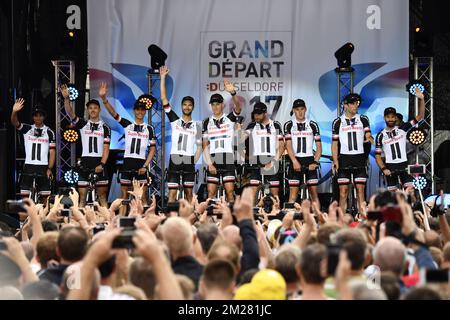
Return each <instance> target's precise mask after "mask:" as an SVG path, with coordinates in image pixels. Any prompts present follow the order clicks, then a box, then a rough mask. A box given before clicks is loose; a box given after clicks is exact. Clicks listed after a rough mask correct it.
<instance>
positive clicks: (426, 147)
mask: <svg viewBox="0 0 450 320" xmlns="http://www.w3.org/2000/svg"><path fill="white" fill-rule="evenodd" d="M414 79H415V80H419V81H421V82H422V84H423V85H424V86H425V117H424V120H423V121H424V125H425V126H426V128H427V129H428V136H427V139H426V140H425V143H424V144H422V145H421V146H420V147H419V148H418V149H417V150H416V163H420V164H425V166H426V169H427V175H428V176H429V177H430V178H431V193H432V194H434V193H435V187H436V183H435V172H434V138H435V137H434V121H433V118H434V115H433V57H415V58H414ZM427 93H428V94H427ZM414 100H415V101H414V105H415V111H416V113H415V114H417V112H418V108H419V102H418V99H417V98H415V99H414Z"/></svg>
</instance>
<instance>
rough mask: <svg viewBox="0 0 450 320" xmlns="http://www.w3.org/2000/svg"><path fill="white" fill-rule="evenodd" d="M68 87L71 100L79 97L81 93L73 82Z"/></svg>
mask: <svg viewBox="0 0 450 320" xmlns="http://www.w3.org/2000/svg"><path fill="white" fill-rule="evenodd" d="M67 89H68V90H69V100H70V101H75V100H77V99H78V96H79V93H78V90H77V89H76V88H75V86H74V85H73V84H68V85H67Z"/></svg>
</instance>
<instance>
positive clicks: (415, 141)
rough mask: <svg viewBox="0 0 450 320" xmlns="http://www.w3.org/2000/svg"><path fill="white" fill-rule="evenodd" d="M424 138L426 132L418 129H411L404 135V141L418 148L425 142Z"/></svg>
mask: <svg viewBox="0 0 450 320" xmlns="http://www.w3.org/2000/svg"><path fill="white" fill-rule="evenodd" d="M426 138H427V132H426V131H425V130H424V129H421V128H419V127H414V128H411V129H410V130H409V131H408V133H407V134H406V139H408V141H409V142H410V143H411V144H412V145H413V146H420V145H421V144H423V143H424V142H425V140H426Z"/></svg>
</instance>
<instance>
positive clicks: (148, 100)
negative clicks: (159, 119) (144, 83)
mask: <svg viewBox="0 0 450 320" xmlns="http://www.w3.org/2000/svg"><path fill="white" fill-rule="evenodd" d="M157 101H158V100H157V99H156V98H155V97H154V96H152V95H150V94H143V95H142V96H140V97H139V98H138V103H139V104H143V105H144V106H145V109H147V110H150V109H151V108H152V107H153V105H154V104H155V103H156V102H157Z"/></svg>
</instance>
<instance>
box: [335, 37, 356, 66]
mask: <svg viewBox="0 0 450 320" xmlns="http://www.w3.org/2000/svg"><path fill="white" fill-rule="evenodd" d="M354 50H355V46H354V45H353V43H350V42H347V43H346V44H344V45H343V46H342V47H340V48H339V49H338V50H337V51H336V52H335V53H334V56H335V57H336V59H337V65H338V67H339V69H349V68H350V69H351V66H352V53H353V51H354Z"/></svg>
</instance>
